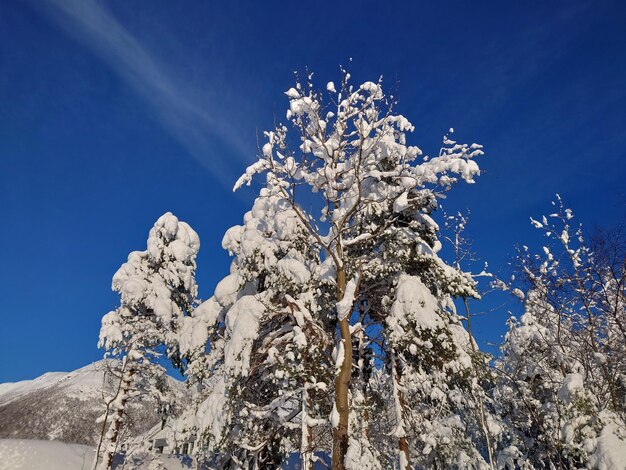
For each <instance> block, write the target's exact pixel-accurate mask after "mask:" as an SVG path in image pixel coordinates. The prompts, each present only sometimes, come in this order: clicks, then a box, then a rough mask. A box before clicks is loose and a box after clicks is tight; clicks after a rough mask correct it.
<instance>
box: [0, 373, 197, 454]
mask: <svg viewBox="0 0 626 470" xmlns="http://www.w3.org/2000/svg"><path fill="white" fill-rule="evenodd" d="M107 364H109V365H110V364H111V362H106V361H98V362H95V363H93V364H90V365H88V366H86V367H83V368H81V369H78V370H75V371H74V372H69V373H67V372H48V373H46V374H44V375H42V376H40V377H38V378H36V379H34V380H25V381H22V382H16V383H4V384H0V439H2V438H5V439H7V438H11V439H41V440H58V441H63V442H68V443H75V444H85V445H90V446H93V445H95V443H96V436H98V435H99V433H100V429H101V425H98V424H96V419H97V418H98V417H99V416H100V415H102V413H103V410H104V408H103V406H104V402H103V399H102V388H103V378H104V371H105V369H106V367H107ZM112 385H113V383H112V382H109V383H108V384H107V385H106V387H112ZM168 387H170V388H171V389H172V390H173V391H174V393H175V394H176V396H177V397H178V399H179V401H180V402H184V401H185V400H186V396H187V391H186V389H185V386H184V384H183V383H182V382H179V381H177V380H175V379H173V378H168ZM159 420H160V418H159V416H158V414H157V410H156V404H155V402H154V401H152V400H149V399H144V400H139V399H137V400H136V402H135V403H131V405H130V407H129V412H128V426H127V428H126V432H128V433H129V434H130V435H132V436H137V435H140V434H141V433H144V432H146V431H147V430H149V429H150V428H152V427H153V426H154V425H155V424H157V423H158V422H159Z"/></svg>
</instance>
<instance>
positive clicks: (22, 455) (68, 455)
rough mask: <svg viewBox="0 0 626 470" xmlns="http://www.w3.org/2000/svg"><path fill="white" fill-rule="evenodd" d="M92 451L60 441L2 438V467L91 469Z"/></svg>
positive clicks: (1, 469) (17, 469)
mask: <svg viewBox="0 0 626 470" xmlns="http://www.w3.org/2000/svg"><path fill="white" fill-rule="evenodd" d="M93 452H94V449H93V448H92V447H89V446H83V445H80V444H65V443H64V442H59V441H35V440H26V439H0V470H88V469H89V468H91V463H92V460H93Z"/></svg>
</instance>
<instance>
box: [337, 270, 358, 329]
mask: <svg viewBox="0 0 626 470" xmlns="http://www.w3.org/2000/svg"><path fill="white" fill-rule="evenodd" d="M358 285H359V276H358V275H357V276H355V277H353V278H352V279H350V280H349V281H348V283H347V284H346V290H345V292H344V294H343V298H342V299H341V300H340V301H339V302H337V318H338V319H339V320H343V319H344V318H347V317H349V316H350V313H352V307H353V306H354V299H355V296H356V294H357V292H356V290H357V287H358Z"/></svg>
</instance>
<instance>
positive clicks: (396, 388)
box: [391, 352, 409, 470]
mask: <svg viewBox="0 0 626 470" xmlns="http://www.w3.org/2000/svg"><path fill="white" fill-rule="evenodd" d="M400 378H401V372H400V371H399V370H398V367H397V364H396V355H395V354H394V353H393V352H392V353H391V380H392V381H393V394H394V403H395V407H396V419H397V421H398V422H397V423H396V431H395V434H396V436H397V437H398V457H399V460H400V467H399V468H400V470H409V441H407V439H406V431H405V429H404V428H405V426H404V415H403V413H404V407H405V401H404V393H402V389H401V387H400Z"/></svg>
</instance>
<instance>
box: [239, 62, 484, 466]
mask: <svg viewBox="0 0 626 470" xmlns="http://www.w3.org/2000/svg"><path fill="white" fill-rule="evenodd" d="M311 78H312V77H311V76H308V77H307V80H306V81H305V82H303V81H298V82H297V83H296V86H295V87H294V88H291V89H289V90H288V91H287V92H286V94H287V97H288V98H289V103H290V105H289V110H288V111H287V124H286V125H283V124H280V125H278V126H277V127H276V129H275V130H274V131H271V132H266V133H265V136H266V138H267V142H266V143H265V144H264V145H263V147H262V151H261V155H260V156H259V160H258V161H257V162H256V163H255V164H253V165H252V166H250V167H249V168H248V170H247V171H246V173H245V174H244V175H243V176H242V177H241V178H240V179H239V181H238V182H237V184H236V185H235V189H237V188H239V187H240V186H241V185H243V184H246V183H250V181H251V179H252V177H253V176H254V175H255V174H259V173H264V174H265V176H266V188H265V189H264V190H263V191H267V192H269V194H271V195H276V196H277V197H280V198H281V201H283V204H285V205H286V210H288V211H289V212H290V213H291V214H293V215H294V216H295V219H296V220H297V221H298V224H299V226H300V227H301V228H302V230H303V233H304V234H306V236H307V243H308V245H307V250H310V251H311V252H312V253H315V255H314V257H315V258H317V259H318V264H320V265H321V266H322V267H323V271H324V275H325V276H328V277H329V278H330V279H331V280H332V282H330V283H325V284H324V286H325V290H323V292H324V293H326V292H329V293H330V295H331V296H332V297H333V298H334V302H333V303H334V305H332V312H328V311H327V310H326V307H328V306H327V305H326V304H325V303H324V302H322V303H321V304H320V303H319V300H315V302H316V303H318V305H320V307H321V309H320V310H319V312H317V311H316V310H315V309H310V308H309V311H310V312H311V313H312V314H311V316H312V318H313V319H314V322H315V323H317V324H320V325H324V326H325V327H326V328H327V331H326V333H325V335H332V334H336V339H335V341H334V342H335V347H334V351H333V358H334V360H335V363H336V371H337V372H336V374H335V378H334V383H333V384H331V387H330V389H331V392H332V394H333V395H334V403H333V409H332V412H331V416H330V422H331V426H332V434H333V437H332V459H333V468H337V469H340V468H355V467H363V466H364V465H367V466H366V467H364V468H376V467H377V466H378V464H377V463H376V462H377V457H376V455H375V454H376V451H375V448H374V446H373V445H372V443H371V442H369V438H368V430H367V425H366V423H365V421H364V420H363V419H362V418H363V417H364V416H365V415H366V411H367V406H362V405H367V400H366V399H365V397H364V396H363V393H362V392H363V387H354V386H351V379H352V376H353V366H354V362H355V358H357V356H358V354H355V344H353V343H355V341H356V343H357V345H356V347H359V348H361V352H362V353H363V354H366V353H367V350H368V348H369V349H370V350H371V349H372V348H373V347H374V346H373V343H372V342H371V341H372V340H373V337H372V336H373V335H372V334H371V333H368V332H367V331H366V330H364V326H363V324H361V325H359V323H360V322H359V321H358V320H359V318H360V317H362V319H363V320H367V321H370V325H369V326H370V328H369V329H370V330H372V329H374V330H375V329H376V327H375V324H378V326H379V327H384V328H385V331H384V332H383V333H382V335H383V336H382V341H381V344H382V346H383V347H384V348H385V349H384V354H385V356H386V358H387V359H389V361H391V362H390V364H391V366H390V367H391V368H392V370H393V369H394V367H395V369H396V372H398V370H397V369H398V367H397V365H395V366H394V365H393V364H394V363H395V362H394V361H406V360H407V358H409V357H414V358H415V359H414V362H416V363H417V362H419V361H418V358H420V355H419V354H416V355H413V356H409V355H410V354H411V353H410V351H411V350H412V349H413V348H419V352H420V354H422V353H424V354H425V355H426V356H429V357H432V362H433V363H432V364H431V365H429V366H428V367H429V368H430V367H434V368H435V370H436V371H437V373H439V374H441V375H442V377H441V380H442V381H447V377H444V376H445V374H446V373H447V372H449V371H454V372H455V373H459V374H461V375H462V373H463V367H465V366H467V365H468V363H469V361H470V359H469V357H468V356H467V353H466V352H464V351H465V348H466V347H467V341H468V339H467V334H466V333H465V332H464V330H463V328H462V326H461V325H460V324H459V323H458V318H457V317H456V315H455V314H454V312H453V310H452V309H451V307H450V303H451V301H450V296H457V295H468V296H472V295H474V294H475V290H474V286H473V281H472V279H471V277H469V276H467V275H465V274H463V273H459V272H458V271H457V270H455V269H454V268H452V267H450V266H448V265H446V264H445V263H444V262H443V261H442V260H441V259H440V258H439V257H438V256H437V252H438V250H439V248H440V246H441V244H440V243H439V242H438V240H437V239H436V236H434V232H436V230H437V229H436V224H434V222H433V221H432V219H431V218H430V216H429V214H430V213H431V212H432V211H434V210H435V209H436V208H437V200H438V198H439V197H440V196H441V195H442V194H443V193H444V192H445V191H446V190H448V189H449V188H450V187H451V186H452V185H453V184H454V183H456V182H457V181H458V179H463V180H465V181H466V182H469V183H472V182H473V181H474V180H473V178H474V177H475V176H476V175H477V174H478V173H479V169H478V165H477V164H476V163H475V161H474V157H476V156H478V155H481V154H482V151H481V146H480V145H477V144H472V145H471V146H470V145H465V144H459V143H457V142H455V141H453V140H452V139H450V138H449V136H446V137H445V138H444V145H443V147H442V149H441V151H440V153H439V155H438V156H437V157H434V158H428V157H423V158H422V159H421V161H419V162H418V157H420V156H421V155H422V152H421V150H420V149H419V148H418V147H415V146H409V145H407V143H406V134H407V133H409V132H412V131H413V130H414V128H413V126H412V125H411V123H410V122H409V121H408V120H407V119H406V118H404V117H403V116H401V115H397V114H394V112H393V111H394V106H395V105H396V102H395V100H394V98H393V97H392V96H390V97H386V96H385V95H384V94H383V91H382V86H381V81H380V80H379V81H378V82H377V83H374V82H366V83H364V84H362V85H360V86H358V87H354V86H353V85H352V84H351V83H350V75H349V74H348V73H346V72H344V73H343V77H342V82H341V86H340V87H339V89H337V88H336V87H335V85H334V84H333V83H332V82H331V83H328V85H327V87H326V88H327V93H321V92H318V91H316V90H315V88H314V87H313V85H312V83H311ZM262 196H263V194H262ZM308 271H309V272H310V271H311V270H310V269H309V270H308ZM314 278H315V277H314V276H312V277H311V279H314ZM405 284H406V286H408V287H406V286H405ZM301 287H305V286H304V285H303V286H299V287H298V289H300V288H301ZM376 287H380V288H381V289H382V292H386V294H384V295H385V296H386V299H387V300H386V304H384V305H382V307H383V308H380V309H378V308H375V309H372V307H373V304H375V303H377V302H379V303H380V299H382V298H383V297H380V292H381V291H380V290H379V291H376ZM412 287H419V296H418V297H411V294H408V293H407V294H403V292H405V291H407V292H408V290H410V289H411V288H412ZM305 288H306V289H309V292H310V287H309V286H306V287H305ZM303 293H304V292H303ZM397 293H401V294H400V297H399V298H396V294H397ZM324 295H326V294H324ZM403 295H409V297H411V300H410V302H409V303H410V305H405V304H406V302H407V300H406V299H405V298H404V297H403ZM292 297H294V296H293V295H292ZM294 299H295V297H294ZM324 299H326V298H325V297H324ZM422 303H423V304H424V305H427V308H422V307H420V305H421V304H422ZM357 304H360V305H362V306H364V310H363V312H362V313H359V312H357V310H358V308H357ZM235 305H236V304H235ZM393 305H396V307H395V309H394V308H393ZM231 308H232V307H231ZM392 310H393V311H394V312H395V313H392ZM370 312H372V314H373V316H372V315H370ZM316 316H317V317H319V318H316ZM366 316H367V317H368V319H369V320H368V319H366V318H365V317H366ZM227 317H228V315H227ZM394 322H395V323H394ZM423 322H425V323H423ZM227 323H228V321H227ZM425 325H426V326H425ZM400 328H406V330H405V331H407V332H408V333H409V338H405V337H402V336H403V335H402V334H401V333H400ZM461 330H463V331H462V332H461ZM394 334H396V335H397V337H394V339H392V337H393V335H394ZM359 335H360V336H359ZM358 337H360V339H358ZM412 338H416V339H417V338H419V342H416V343H412V342H411V339H412ZM433 340H434V341H435V343H433V346H434V348H433V352H428V351H430V350H429V349H428V346H429V345H430V343H428V342H429V341H430V342H431V343H432V341H433ZM368 343H369V346H368ZM359 344H360V346H359ZM411 344H413V347H411ZM439 345H441V348H442V349H441V350H439V349H437V346H439ZM374 349H375V348H374ZM437 353H442V354H445V355H446V357H445V358H443V359H438V358H435V357H434V356H435V355H436V354H437ZM361 364H362V365H363V366H364V365H365V364H366V361H361ZM357 366H358V364H357ZM419 367H422V366H421V365H418V366H417V368H419ZM416 370H417V369H416ZM426 372H428V371H422V373H426ZM366 375H367V374H366ZM392 375H393V372H392ZM398 380H399V379H398ZM403 380H409V376H408V375H407V376H406V379H403ZM411 380H412V379H411ZM405 388H406V387H405ZM397 389H398V390H399V387H397ZM424 393H425V392H424ZM397 401H398V402H400V403H399V405H398V409H399V408H403V406H402V403H401V402H402V399H401V398H398V400H397ZM444 401H445V400H444ZM434 412H435V411H434V408H433V413H434ZM358 413H361V415H360V416H359V415H358ZM458 417H459V415H458V414H454V412H453V411H452V408H450V414H449V418H450V425H449V426H448V429H449V432H450V433H456V434H458V435H461V434H462V433H463V431H462V426H457V425H456V424H455V423H454V422H453V421H454V420H455V419H456V418H458ZM403 419H404V418H403ZM459 419H460V418H459ZM364 423H365V428H363V429H360V430H359V429H357V424H358V425H359V426H360V424H364ZM407 429H408V427H407ZM439 430H441V431H442V432H444V430H443V429H437V431H439ZM402 432H403V431H402V425H401V423H398V427H397V432H396V435H397V437H398V438H399V439H401V438H402V437H403V436H402ZM404 432H406V430H405V431H404ZM424 432H426V431H424ZM445 432H447V431H445ZM411 437H413V436H411ZM416 444H417V442H416ZM402 445H403V446H404V447H406V444H402ZM402 452H403V454H404V455H405V457H402V458H404V459H405V463H404V464H403V465H404V466H405V467H406V465H408V464H407V463H406V459H407V457H406V456H407V455H408V452H405V449H404V448H403V450H402ZM470 454H471V456H470V457H468V458H472V459H473V458H475V457H476V456H475V452H473V450H472V451H470V450H468V455H470Z"/></svg>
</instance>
